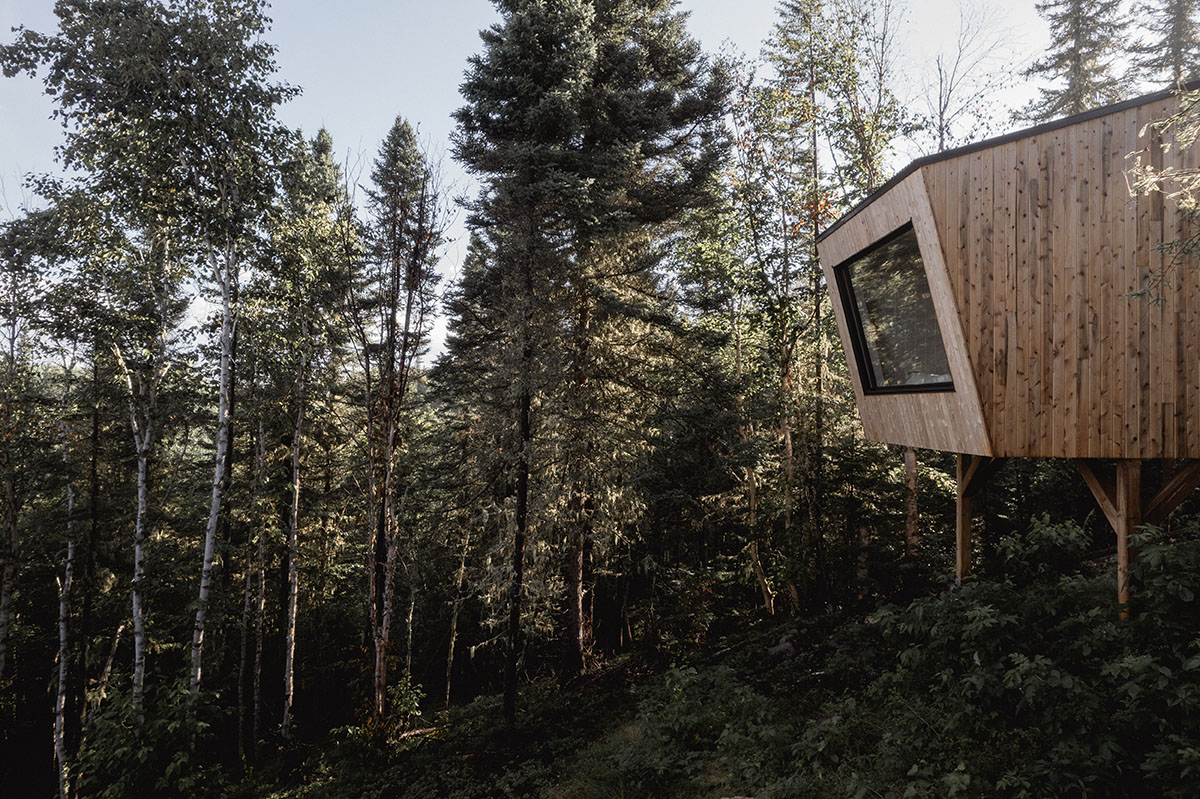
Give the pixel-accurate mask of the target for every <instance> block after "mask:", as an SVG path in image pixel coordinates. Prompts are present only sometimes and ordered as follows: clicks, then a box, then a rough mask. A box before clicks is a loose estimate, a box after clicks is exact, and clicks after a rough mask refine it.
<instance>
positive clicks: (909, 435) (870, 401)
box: [818, 172, 992, 455]
mask: <svg viewBox="0 0 1200 799" xmlns="http://www.w3.org/2000/svg"><path fill="white" fill-rule="evenodd" d="M910 219H911V220H912V223H913V228H914V230H915V231H916V235H917V240H918V243H919V245H920V248H921V258H922V260H923V261H924V263H925V271H926V277H927V278H928V280H929V291H930V296H931V298H932V300H933V304H934V310H935V313H936V314H937V319H938V325H939V327H940V328H941V332H942V344H943V345H944V347H945V349H946V359H947V361H948V363H949V366H950V375H951V379H952V380H953V381H954V391H943V392H918V393H899V394H866V395H864V393H863V387H862V383H861V379H860V376H859V372H858V369H857V368H856V366H857V364H855V363H854V351H853V349H852V348H851V347H850V346H849V342H850V338H849V335H848V329H847V320H846V316H845V309H844V308H843V307H842V303H841V302H840V300H839V298H838V297H837V296H836V291H835V292H834V294H835V297H834V302H833V306H834V312H835V315H836V317H837V323H838V332H839V333H840V334H841V338H842V343H843V344H844V345H845V346H846V347H847V352H846V357H847V359H848V360H849V362H850V376H851V381H852V383H853V384H854V394H855V399H856V400H857V403H858V409H859V414H860V416H861V417H862V422H863V428H864V430H865V432H866V434H867V437H868V438H871V439H873V440H875V441H887V442H889V443H893V444H906V445H909V446H914V447H922V448H925V449H938V450H951V451H954V452H968V453H973V454H976V455H990V454H992V451H991V447H990V445H989V443H988V438H987V432H986V428H985V426H984V420H983V413H982V410H981V408H980V404H979V396H978V393H977V391H976V387H975V376H974V373H973V371H972V369H971V364H970V362H969V361H968V360H967V351H966V347H965V345H964V341H963V333H962V326H961V323H960V321H959V315H958V310H957V308H956V307H955V303H954V293H953V291H952V289H951V286H950V282H949V278H948V276H947V272H946V268H945V265H944V264H943V263H942V253H941V250H940V248H939V247H938V246H937V236H936V231H935V228H934V222H933V215H932V214H931V212H930V207H929V199H928V197H927V195H926V192H925V183H924V180H923V179H922V176H921V174H920V172H914V173H912V174H911V175H909V176H908V177H907V178H905V179H904V180H902V181H901V182H900V183H898V184H897V185H896V186H894V187H893V188H891V189H890V190H889V191H888V192H887V193H886V194H885V195H883V196H882V197H880V198H878V199H877V200H876V201H875V202H873V203H871V204H870V205H868V206H866V207H865V208H863V209H862V210H861V212H860V213H858V214H856V215H855V217H854V218H853V219H851V220H849V221H848V223H847V224H845V225H843V226H841V227H839V228H838V229H837V230H836V231H833V232H832V233H831V234H830V235H828V236H827V237H825V238H824V239H822V240H821V242H820V243H819V245H818V248H819V252H820V256H821V264H822V266H823V268H824V271H825V279H826V281H827V282H828V285H829V286H835V285H836V281H835V279H834V274H833V267H835V266H836V265H838V264H841V263H842V262H843V261H845V260H846V259H847V258H850V257H851V256H853V255H855V254H857V253H858V252H860V251H862V250H863V249H864V248H866V247H867V246H869V245H870V244H871V243H873V242H875V241H877V240H878V239H880V238H882V237H884V236H886V235H887V234H888V233H890V232H892V231H894V230H896V229H897V228H899V227H900V226H901V225H903V224H905V223H906V222H908V221H909V220H910Z"/></svg>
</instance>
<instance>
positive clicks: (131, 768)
mask: <svg viewBox="0 0 1200 799" xmlns="http://www.w3.org/2000/svg"><path fill="white" fill-rule="evenodd" d="M189 707H190V705H189V701H188V685H187V680H186V679H181V680H178V681H176V682H174V683H172V684H169V685H161V686H157V687H150V688H148V689H147V691H146V717H145V721H144V722H143V724H142V729H141V733H140V735H139V734H138V733H136V732H135V727H136V723H135V722H136V712H135V709H134V707H133V704H132V702H131V701H130V700H129V696H128V695H127V694H125V693H124V692H120V693H114V694H113V695H112V696H110V697H109V698H108V699H107V700H106V701H105V702H104V703H103V704H102V705H101V706H100V708H99V709H98V710H97V711H95V712H93V713H92V714H91V716H90V726H89V730H88V737H87V742H86V744H85V746H84V747H83V748H82V749H81V750H80V753H79V761H78V767H79V769H80V773H81V774H82V782H81V786H80V790H81V792H82V794H83V795H85V796H89V797H97V799H123V798H124V797H129V796H160V797H163V799H169V798H170V797H180V798H181V799H182V798H183V797H221V796H225V795H226V794H227V793H228V790H229V784H230V783H229V780H228V776H227V774H226V772H225V770H224V768H223V767H222V766H221V765H220V764H219V763H217V762H214V761H213V758H212V757H211V755H210V754H209V753H210V752H211V751H212V749H213V747H214V745H215V744H217V742H218V732H217V731H218V729H219V728H220V725H221V723H222V720H223V718H224V717H225V716H226V715H227V712H228V711H226V710H224V709H223V708H222V707H221V705H220V695H219V694H218V693H216V692H209V693H207V694H204V695H202V697H201V699H200V701H199V703H198V704H197V705H195V706H194V708H193V709H191V710H189ZM190 714H194V715H190Z"/></svg>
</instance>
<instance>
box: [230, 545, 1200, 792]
mask: <svg viewBox="0 0 1200 799" xmlns="http://www.w3.org/2000/svg"><path fill="white" fill-rule="evenodd" d="M1198 530H1200V527H1198V526H1196V525H1192V526H1191V527H1190V528H1188V531H1185V532H1184V533H1183V534H1182V535H1179V534H1176V535H1172V536H1171V537H1170V538H1169V539H1168V538H1167V537H1165V536H1161V535H1160V536H1158V537H1157V538H1156V537H1155V536H1154V535H1153V534H1150V535H1147V536H1145V537H1143V538H1142V539H1139V542H1138V543H1139V544H1140V551H1139V557H1138V561H1137V568H1136V570H1135V579H1136V581H1137V584H1136V586H1135V594H1134V596H1135V599H1134V603H1133V606H1132V610H1133V612H1132V614H1131V615H1130V616H1129V618H1122V617H1121V614H1120V613H1119V612H1118V608H1116V607H1115V606H1114V604H1113V602H1112V595H1113V587H1112V577H1111V567H1112V563H1111V562H1104V561H1095V560H1089V559H1087V558H1085V557H1083V555H1084V554H1085V550H1086V549H1087V548H1088V547H1089V546H1090V540H1089V536H1087V535H1085V534H1084V533H1083V532H1082V531H1081V530H1079V528H1077V527H1074V526H1073V525H1070V524H1050V523H1048V522H1043V523H1040V524H1037V525H1035V526H1034V529H1033V530H1031V531H1029V533H1028V534H1027V535H1025V536H1022V537H1014V538H1012V539H1005V540H1004V541H1002V542H1000V545H999V551H1000V557H999V560H998V561H997V564H996V565H995V568H993V570H992V573H991V574H990V575H987V576H981V578H980V579H978V580H977V581H975V582H972V583H970V584H968V585H965V586H962V587H955V586H953V585H951V584H948V583H947V584H944V587H942V588H935V589H934V590H933V591H932V593H931V594H930V595H928V596H925V597H920V598H917V599H915V600H912V601H911V602H907V603H906V604H904V605H891V606H882V607H876V608H873V609H870V610H866V609H864V610H863V611H862V612H860V613H845V614H841V615H828V616H821V617H818V618H814V619H809V620H791V621H787V622H783V621H780V622H774V621H772V620H769V619H767V620H760V621H759V622H757V623H754V624H747V625H745V626H743V628H742V629H741V630H739V631H738V632H736V633H730V634H727V635H724V636H722V637H720V638H719V639H717V638H714V640H712V641H711V642H708V643H702V644H699V645H697V646H695V647H694V648H692V649H691V650H690V651H687V652H684V653H682V654H679V653H677V654H676V655H675V656H674V657H666V656H665V655H663V654H662V653H657V654H646V653H643V654H640V655H627V656H623V657H621V658H617V659H613V660H611V661H609V662H608V663H606V664H604V665H603V666H602V667H599V668H598V669H597V670H596V671H595V672H594V673H591V674H589V675H587V676H585V677H583V678H580V679H578V680H575V681H573V682H570V683H568V684H566V685H565V686H563V685H559V684H558V683H557V682H555V681H552V680H542V681H536V682H534V683H532V684H530V685H528V686H526V687H525V688H524V689H523V691H522V695H521V703H522V704H521V712H520V714H519V717H518V720H517V721H516V723H514V724H507V723H505V722H504V721H503V720H502V719H501V714H500V700H499V697H496V696H487V697H483V698H481V699H478V700H476V701H475V702H472V703H470V704H468V705H465V706H462V707H457V708H453V709H451V710H450V711H446V712H442V713H438V714H434V715H432V716H430V717H423V718H421V719H419V720H418V721H416V722H414V726H415V727H416V728H418V729H419V730H421V732H419V733H418V734H410V735H407V736H405V735H403V734H401V735H399V736H395V737H394V739H393V741H392V742H391V743H390V744H388V745H387V746H386V747H382V748H381V747H378V746H370V745H367V744H366V743H365V742H364V740H363V739H362V738H361V737H359V738H356V737H355V736H354V735H352V734H343V735H341V736H340V737H335V738H333V739H331V740H330V741H329V742H328V743H327V744H326V745H323V746H322V747H320V748H318V749H314V750H313V751H311V752H309V753H308V754H307V756H306V757H305V758H304V759H303V760H302V761H301V762H299V763H296V764H294V768H293V769H292V770H291V771H290V773H282V772H277V773H275V774H273V775H268V774H264V775H262V776H261V777H260V779H259V780H257V781H255V783H254V784H252V785H247V786H246V787H247V790H248V793H247V795H253V796H264V795H270V796H272V797H277V799H282V798H283V797H305V798H306V799H311V798H315V797H321V798H328V799H340V798H341V797H356V798H357V797H380V798H382V797H396V798H397V799H418V797H420V798H421V799H431V798H432V797H447V798H452V799H483V798H484V797H545V798H547V799H614V798H618V799H619V798H620V797H649V798H652V799H683V798H684V797H688V798H691V797H696V798H697V799H725V798H726V797H753V798H754V799H782V798H783V797H843V796H852V797H858V796H861V797H875V796H877V797H888V798H889V799H890V798H891V797H895V798H896V799H902V798H903V797H923V796H937V797H942V796H944V797H957V796H989V797H990V796H1012V797H1043V796H1089V797H1128V796H1179V797H1184V796H1194V795H1195V794H1194V789H1195V786H1196V785H1197V784H1200V638H1198V637H1197V634H1196V630H1197V629H1200V600H1197V597H1200V535H1198V534H1197V531H1198Z"/></svg>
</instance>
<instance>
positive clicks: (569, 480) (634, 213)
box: [455, 0, 725, 717]
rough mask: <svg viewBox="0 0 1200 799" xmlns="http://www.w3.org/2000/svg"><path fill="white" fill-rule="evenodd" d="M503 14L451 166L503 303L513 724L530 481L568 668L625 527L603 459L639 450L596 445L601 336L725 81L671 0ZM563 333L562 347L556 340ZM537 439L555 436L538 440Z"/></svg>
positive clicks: (686, 181)
mask: <svg viewBox="0 0 1200 799" xmlns="http://www.w3.org/2000/svg"><path fill="white" fill-rule="evenodd" d="M498 6H499V7H500V9H501V12H502V14H503V15H504V19H503V21H502V23H500V24H498V25H496V26H494V27H493V28H492V29H491V30H489V31H486V32H484V34H483V38H484V42H485V45H486V46H487V50H486V51H485V53H484V54H483V55H482V56H479V57H476V58H474V59H473V60H472V65H471V68H470V69H469V71H468V75H467V80H466V82H465V83H464V85H463V96H464V98H465V99H466V100H467V102H468V105H467V106H466V107H464V108H463V109H461V110H460V111H459V112H458V114H457V117H458V121H459V130H458V134H457V136H456V140H455V143H456V155H457V157H458V158H459V159H460V160H462V161H463V163H464V164H465V165H466V166H467V168H468V169H469V170H471V171H472V172H474V173H476V174H479V175H481V176H482V177H483V178H484V180H485V189H484V191H483V193H482V194H481V196H480V199H479V200H478V201H477V202H476V203H475V204H474V206H473V211H474V213H473V220H472V221H473V223H474V224H475V225H477V226H479V227H481V228H486V229H487V230H488V235H489V240H490V245H491V247H492V248H493V252H494V253H495V258H496V263H497V265H498V268H499V270H500V274H501V276H502V277H501V280H500V284H501V287H502V291H503V303H504V305H505V306H506V307H507V308H509V309H512V310H511V312H510V314H509V316H508V319H507V320H506V323H505V324H506V328H507V330H508V331H509V338H510V341H512V342H513V345H512V347H511V349H510V350H509V352H508V353H507V354H505V355H504V356H502V358H501V359H500V361H501V363H503V364H504V367H503V368H505V369H511V370H512V372H510V374H513V377H514V380H513V381H512V382H513V383H514V384H515V385H516V386H518V391H517V396H516V397H515V398H514V399H515V402H514V404H513V406H512V408H513V409H512V412H511V416H510V419H511V420H512V422H515V424H512V427H514V428H515V429H516V433H517V436H516V439H515V441H512V442H511V443H510V445H509V446H508V447H506V449H508V450H509V451H510V452H513V453H514V455H513V456H510V457H511V458H512V460H511V466H512V469H513V473H512V478H511V479H512V483H513V486H514V487H513V494H514V495H515V496H514V502H513V520H514V538H513V545H512V564H513V566H512V584H511V588H510V595H509V601H510V603H511V612H510V619H509V632H508V655H507V665H506V677H505V712H506V714H507V715H509V716H510V717H511V715H512V714H513V713H514V711H515V690H516V686H515V675H516V662H517V658H518V657H519V652H520V643H519V641H520V627H521V602H522V595H523V593H524V591H525V588H524V585H523V571H524V557H523V553H524V549H525V546H526V536H527V534H528V532H529V530H530V528H531V519H530V510H531V504H532V503H531V493H530V491H531V487H530V477H531V474H533V473H535V472H543V473H545V474H546V475H547V476H549V475H551V474H553V473H557V474H561V475H562V478H563V480H564V481H565V483H564V484H563V487H564V488H565V493H564V494H562V495H560V496H559V497H553V496H552V495H550V494H549V493H546V492H545V491H541V492H538V493H537V496H536V499H537V500H538V501H537V507H538V509H539V510H540V512H541V515H542V516H543V519H544V521H545V522H546V523H547V525H548V526H547V532H549V529H550V525H553V524H555V523H557V525H559V529H565V530H566V531H567V538H568V544H567V548H566V552H565V553H564V554H563V557H564V560H563V563H564V578H565V580H564V582H565V584H566V586H567V593H568V596H567V598H566V602H565V603H564V604H565V606H566V616H567V618H568V625H567V628H568V631H569V632H568V641H569V644H568V648H567V651H568V653H569V654H568V663H569V665H568V669H569V670H570V671H578V670H580V669H581V668H582V667H583V664H584V655H585V648H586V645H587V631H586V621H585V617H584V611H583V593H584V588H583V582H584V577H583V573H584V559H585V551H586V549H587V547H588V545H589V543H590V540H591V539H592V538H593V534H594V526H595V524H596V521H597V518H598V516H597V514H600V515H602V516H605V517H608V518H603V519H602V521H603V522H604V523H605V524H611V523H614V522H615V523H617V524H622V523H626V522H627V516H626V518H625V519H622V520H620V521H618V519H617V517H616V516H614V514H613V512H612V510H613V509H609V510H606V509H604V508H601V507H599V505H598V502H597V498H598V497H605V496H608V497H612V496H614V492H615V493H616V494H620V493H621V491H620V486H619V484H617V483H614V482H613V480H614V478H616V477H617V475H619V474H620V473H621V472H622V471H626V472H627V471H628V469H627V468H625V469H624V470H623V469H622V468H620V467H617V468H614V466H613V464H608V465H601V459H600V455H601V451H602V450H603V451H606V452H613V451H617V452H619V451H621V450H622V449H627V450H629V451H631V452H632V451H633V450H635V449H636V448H622V447H619V446H617V447H609V446H606V445H604V444H601V442H600V441H598V440H597V439H598V438H602V437H603V436H604V435H605V430H606V429H607V430H609V431H611V430H613V429H614V428H613V427H612V426H611V425H607V424H606V422H605V420H604V419H602V418H600V416H599V415H598V414H597V410H598V409H599V406H598V405H597V404H596V397H598V396H600V395H599V394H596V393H593V392H603V391H605V390H606V388H607V389H611V388H613V387H615V386H616V385H617V383H616V382H613V381H605V380H603V379H601V378H600V373H598V372H597V366H598V364H600V363H603V362H604V360H603V356H601V355H600V354H599V352H598V347H597V344H598V342H599V341H600V340H602V339H603V337H604V333H602V332H601V331H602V330H604V328H605V327H606V326H607V325H608V320H611V321H612V322H613V323H615V324H616V325H617V327H616V328H612V330H613V331H614V332H616V331H617V330H618V329H619V328H621V327H624V326H625V325H626V324H627V323H628V322H631V321H633V320H636V319H638V317H639V316H644V315H645V313H646V312H648V311H649V309H650V308H652V307H653V302H651V303H650V304H649V305H648V306H647V307H646V309H645V310H638V308H637V306H636V304H633V303H631V302H629V299H631V298H633V297H634V294H633V293H631V292H637V291H641V292H642V296H643V297H647V298H649V297H653V296H654V290H653V284H652V282H651V283H646V282H645V281H646V280H647V278H648V276H649V275H651V274H652V268H653V265H654V263H655V259H654V257H653V248H652V245H651V242H652V241H653V238H652V236H653V233H654V231H655V230H656V229H661V226H663V225H666V224H669V223H671V222H673V221H674V220H675V219H677V218H678V216H679V214H680V213H681V212H682V211H683V210H684V209H686V208H688V207H690V206H693V205H696V204H697V203H700V202H704V201H705V200H704V199H703V192H704V190H705V188H706V187H707V180H708V178H709V176H710V175H711V173H712V171H713V169H714V168H715V166H716V164H717V163H718V160H717V159H718V156H719V152H720V139H721V128H720V123H719V116H720V113H721V110H722V107H723V97H724V94H725V88H724V82H723V80H722V79H721V78H720V76H719V75H716V76H714V75H712V74H711V73H710V71H709V67H708V65H707V64H706V63H705V62H704V61H703V60H702V59H701V58H700V53H699V50H698V48H697V47H696V45H695V44H694V43H693V42H691V41H690V40H688V39H687V38H686V36H685V35H684V33H683V22H684V17H683V16H681V15H679V14H677V13H673V12H672V11H671V8H670V4H669V3H667V2H660V1H658V0H645V1H641V2H624V1H622V0H614V1H613V2H581V1H578V0H565V1H563V2H546V3H543V2H505V3H498ZM685 132H689V133H690V135H683V134H684V133H685ZM639 283H640V285H637V284H639ZM622 284H624V285H622ZM635 285H636V288H635ZM634 303H636V300H635V301H634ZM658 310H659V309H657V308H655V309H654V311H655V312H657V311H658ZM601 314H603V317H601ZM622 320H627V321H622ZM551 331H562V332H561V333H555V332H551ZM559 335H563V336H565V341H562V342H561V343H559V342H556V341H555V339H556V338H557V336H559ZM556 344H557V346H559V347H564V346H565V350H566V353H567V357H566V359H565V362H560V361H555V360H552V359H551V358H552V355H551V353H552V352H553V350H554V348H555V346H556ZM614 352H616V351H613V350H610V351H609V354H612V353H614ZM620 373H622V370H621V369H620V368H619V367H616V368H612V369H611V371H607V370H606V371H605V372H604V374H607V375H613V374H620ZM543 396H544V397H546V398H547V400H550V398H557V401H549V402H547V404H543V402H541V401H539V402H538V403H537V406H538V413H539V418H538V419H537V420H534V419H533V418H532V414H533V410H534V405H535V401H534V400H535V398H541V397H543ZM613 396H616V395H615V394H614V395H613ZM551 419H553V420H554V421H551ZM538 430H542V431H553V434H552V435H551V437H550V438H549V439H548V440H546V441H545V442H544V444H542V445H540V446H535V445H534V435H535V432H536V431H538ZM606 443H610V444H615V443H616V442H606ZM543 447H544V448H545V450H544V451H545V452H546V453H547V456H548V457H550V458H551V459H552V460H553V459H556V458H561V461H559V466H558V469H557V471H555V470H552V471H551V472H544V470H545V469H546V468H547V467H548V466H550V462H548V461H547V462H542V463H536V464H535V463H532V462H531V459H532V457H533V454H534V453H535V452H538V451H542V448H543ZM604 472H607V476H605V475H604V474H603V473H604ZM534 491H535V492H537V491H538V489H537V487H536V486H535V487H534ZM545 514H550V518H546V517H545ZM552 520H553V521H552ZM533 526H536V523H535V524H534V525H533Z"/></svg>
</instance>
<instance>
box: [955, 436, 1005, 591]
mask: <svg viewBox="0 0 1200 799" xmlns="http://www.w3.org/2000/svg"><path fill="white" fill-rule="evenodd" d="M1003 465H1004V458H989V457H986V456H984V455H962V454H960V455H959V456H958V498H957V503H956V508H957V513H956V514H955V526H954V529H955V549H954V579H955V581H956V582H957V583H958V584H959V585H962V582H963V580H965V579H967V577H968V576H969V575H970V573H971V498H972V497H974V496H975V494H976V493H978V492H979V489H980V488H981V487H982V486H983V485H984V484H985V483H986V482H987V481H988V480H989V479H990V478H991V476H992V475H994V474H995V473H996V471H997V470H998V469H999V468H1000V467H1001V466H1003Z"/></svg>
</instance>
